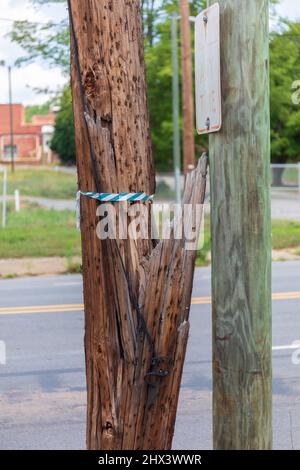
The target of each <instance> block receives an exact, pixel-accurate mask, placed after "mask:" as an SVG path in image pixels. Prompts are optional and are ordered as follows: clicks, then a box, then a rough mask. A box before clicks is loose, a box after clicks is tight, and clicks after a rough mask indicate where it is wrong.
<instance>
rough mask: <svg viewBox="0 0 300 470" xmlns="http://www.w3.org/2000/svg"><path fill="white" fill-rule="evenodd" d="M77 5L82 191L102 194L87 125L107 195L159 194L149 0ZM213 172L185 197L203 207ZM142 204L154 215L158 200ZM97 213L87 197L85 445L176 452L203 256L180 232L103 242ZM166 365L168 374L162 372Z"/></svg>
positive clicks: (191, 184) (194, 178)
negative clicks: (148, 71) (146, 50)
mask: <svg viewBox="0 0 300 470" xmlns="http://www.w3.org/2000/svg"><path fill="white" fill-rule="evenodd" d="M71 6H72V12H73V15H72V16H73V20H74V30H75V35H76V38H77V42H78V49H79V62H80V69H81V81H82V83H83V88H84V93H85V96H86V98H87V106H88V109H87V111H86V113H85V116H84V110H83V109H82V101H81V99H80V90H79V80H78V76H77V70H76V61H75V60H74V39H73V40H72V70H71V74H72V89H73V106H74V120H75V134H76V153H77V168H78V184H79V188H80V190H82V191H93V190H96V189H97V188H96V186H95V178H94V175H93V171H92V166H91V163H90V152H89V146H88V139H87V136H88V134H87V129H88V133H89V135H90V136H91V141H92V144H93V148H94V150H95V158H96V172H97V175H98V178H99V180H100V184H101V191H103V192H122V191H133V192H135V191H137V192H139V191H145V192H146V193H148V194H153V193H154V191H155V179H154V169H153V161H152V150H151V140H150V129H149V119H148V110H147V99H146V84H145V71H144V58H143V34H142V26H141V13H140V2H139V1H138V0H102V1H101V2H99V1H97V0H86V1H84V2H83V1H81V0H80V1H79V0H72V1H71ZM71 39H72V35H71ZM85 120H86V123H87V127H86V124H85ZM206 167H207V159H206V157H203V158H202V159H201V161H200V163H199V166H198V167H197V169H196V170H195V171H193V172H192V173H190V174H189V175H188V177H187V181H186V190H185V195H184V201H185V202H186V203H188V204H192V205H193V206H194V207H196V204H202V203H203V201H204V196H205V183H206ZM145 205H146V207H147V208H148V213H149V211H150V208H151V204H150V203H145ZM96 209H97V203H96V202H95V201H93V200H91V199H88V198H81V234H82V252H83V280H84V304H85V353H86V376H87V448H88V449H104V450H110V449H168V448H170V447H171V444H172V438H173V432H174V425H175V417H176V409H177V401H178V394H179V388H180V380H181V374H182V367H183V361H184V356H185V349H186V343H187V337H188V330H189V322H188V314H189V308H190V300H191V289H192V281H193V273H194V263H195V256H196V252H195V251H187V250H186V245H185V242H186V240H185V238H183V239H182V240H177V239H174V236H173V235H172V236H171V238H170V239H169V240H164V241H162V242H159V243H158V241H156V240H151V237H149V239H147V240H142V239H138V240H130V239H128V240H117V241H112V240H104V241H103V240H102V241H100V240H99V239H98V238H97V236H96V224H97V222H98V219H97V217H96ZM200 215H201V209H200ZM147 218H148V214H147ZM200 220H201V218H200ZM200 220H198V221H197V223H195V222H194V221H193V220H192V219H191V220H189V222H188V225H190V226H191V227H195V229H196V231H197V230H199V224H200ZM148 231H149V232H150V225H149V228H148ZM119 253H120V254H121V258H120V256H119ZM122 266H125V269H126V272H127V273H128V278H129V279H130V284H131V285H132V290H133V292H131V291H130V289H129V288H128V282H127V279H126V276H125V274H124V271H123V268H122ZM132 294H133V295H132ZM134 298H135V299H136V300H137V301H138V304H139V306H140V312H139V311H138V309H137V306H136V303H135V302H134ZM143 322H145V324H146V329H145V328H144V327H143ZM146 330H147V331H148V333H149V335H150V337H151V341H149V338H148V335H147V333H146ZM154 357H156V358H157V360H156V361H155V363H152V361H153V358H154ZM159 358H160V359H159ZM160 371H168V372H169V373H168V375H167V376H166V377H160V376H157V375H153V373H157V372H160ZM149 372H150V373H151V374H149Z"/></svg>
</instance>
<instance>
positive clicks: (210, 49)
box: [195, 3, 222, 134]
mask: <svg viewBox="0 0 300 470" xmlns="http://www.w3.org/2000/svg"><path fill="white" fill-rule="evenodd" d="M195 26H196V27H195V69H196V122H197V131H198V133H199V134H209V133H210V132H217V131H219V130H220V129H221V125H222V109H221V61H220V7H219V4H218V3H215V4H214V5H212V6H211V7H209V8H207V9H206V10H204V11H203V12H201V13H200V14H199V15H198V16H197V18H196V25H195Z"/></svg>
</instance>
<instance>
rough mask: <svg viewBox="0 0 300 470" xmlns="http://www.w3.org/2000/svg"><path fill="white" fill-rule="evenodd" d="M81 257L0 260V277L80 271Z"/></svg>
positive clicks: (281, 256)
mask: <svg viewBox="0 0 300 470" xmlns="http://www.w3.org/2000/svg"><path fill="white" fill-rule="evenodd" d="M272 259H273V261H293V260H295V261H299V260H300V247H297V248H291V249H285V250H273V252H272ZM80 265H81V258H80V257H74V258H71V259H69V258H63V257H58V256H57V257H51V258H22V259H2V260H0V279H1V278H3V279H8V278H13V277H22V276H42V275H51V274H66V273H75V272H80Z"/></svg>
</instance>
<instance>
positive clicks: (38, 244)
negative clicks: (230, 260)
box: [0, 204, 300, 273]
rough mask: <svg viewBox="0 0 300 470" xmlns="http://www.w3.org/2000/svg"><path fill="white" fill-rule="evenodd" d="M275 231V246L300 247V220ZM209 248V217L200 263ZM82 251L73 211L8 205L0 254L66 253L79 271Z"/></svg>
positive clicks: (71, 267) (73, 269)
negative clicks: (78, 261) (19, 209)
mask: <svg viewBox="0 0 300 470" xmlns="http://www.w3.org/2000/svg"><path fill="white" fill-rule="evenodd" d="M272 232H273V237H272V243H273V249H276V250H279V249H288V248H296V249H297V248H298V247H300V222H292V221H284V220H274V221H273V222H272ZM210 249H211V243H210V224H209V218H206V220H205V224H204V245H203V248H202V249H201V250H199V251H198V253H197V266H206V265H208V264H209V262H210V260H209V253H210ZM299 254H300V250H299ZM80 255H81V246H80V234H79V232H78V231H77V230H76V227H75V214H74V213H73V212H72V211H54V210H47V209H43V208H40V207H38V206H37V205H33V204H27V205H24V204H23V205H22V208H21V212H19V213H16V212H14V210H13V205H12V204H9V205H8V212H7V227H6V229H5V230H2V229H1V228H0V258H2V259H3V258H25V257H29V258H36V257H48V256H50V257H51V256H63V257H66V258H67V260H68V270H69V271H70V272H74V273H75V272H76V273H77V272H80V270H81V267H80V265H79V264H78V263H75V262H74V261H73V257H74V256H80Z"/></svg>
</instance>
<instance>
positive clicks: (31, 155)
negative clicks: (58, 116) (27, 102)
mask: <svg viewBox="0 0 300 470" xmlns="http://www.w3.org/2000/svg"><path fill="white" fill-rule="evenodd" d="M54 121H55V115H54V113H50V114H48V115H37V116H33V117H32V122H31V123H30V124H28V123H26V122H25V108H24V106H23V105H22V104H13V134H14V148H13V150H14V157H15V162H16V163H24V164H28V163H29V164H30V163H32V164H34V163H42V162H43V163H46V162H48V163H50V162H51V160H52V157H53V156H52V152H51V150H50V148H49V142H50V140H51V137H52V134H53V131H54V127H53V126H54ZM10 159H11V145H10V114H9V105H8V104H0V162H1V163H5V162H10Z"/></svg>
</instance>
